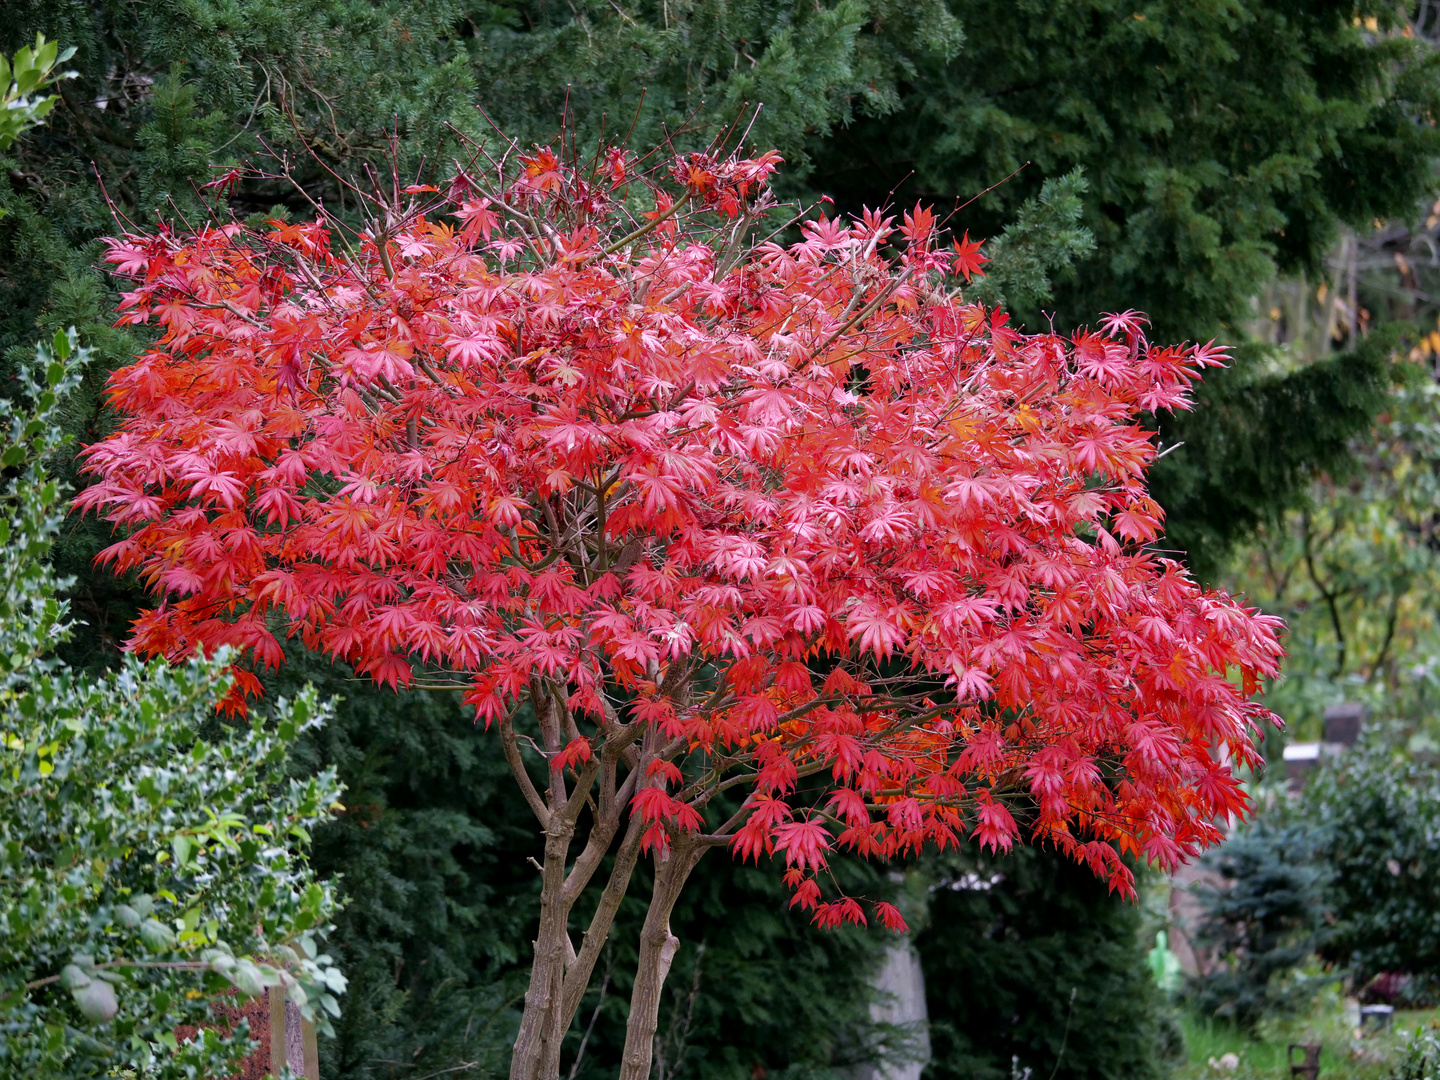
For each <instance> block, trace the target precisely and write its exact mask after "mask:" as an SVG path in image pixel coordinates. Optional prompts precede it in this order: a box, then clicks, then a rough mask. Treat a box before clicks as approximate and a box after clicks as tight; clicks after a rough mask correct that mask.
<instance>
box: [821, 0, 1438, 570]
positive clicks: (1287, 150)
mask: <svg viewBox="0 0 1440 1080" xmlns="http://www.w3.org/2000/svg"><path fill="white" fill-rule="evenodd" d="M952 10H953V11H954V12H955V15H956V16H957V18H958V19H959V20H960V22H961V24H962V25H963V26H965V27H966V28H967V31H968V37H967V40H966V46H965V53H964V60H963V61H961V62H956V63H934V62H929V63H921V64H919V65H917V74H916V76H915V77H914V78H913V79H909V80H904V81H902V84H901V87H900V104H899V107H898V108H897V109H896V111H895V112H894V114H893V115H890V116H887V117H885V118H884V119H860V120H857V121H856V122H855V123H853V124H850V125H848V126H847V127H845V128H843V129H840V130H837V131H836V132H835V133H833V134H832V135H831V136H829V137H827V138H822V139H817V140H816V142H815V144H814V146H813V147H812V157H813V158H814V160H815V162H816V167H815V171H814V173H813V174H812V178H811V182H812V183H814V184H815V185H817V186H818V187H820V188H821V189H823V190H827V191H830V192H832V193H833V194H835V195H836V196H837V197H839V198H840V201H841V204H842V205H857V204H859V203H860V202H867V203H871V204H874V203H876V202H877V201H882V200H883V199H884V197H885V195H886V193H888V192H889V191H890V190H892V189H896V190H897V191H898V193H899V194H898V197H899V198H900V199H901V200H902V201H904V200H907V199H911V198H914V197H915V196H917V195H919V196H921V197H924V198H926V199H927V200H930V201H934V202H937V203H939V202H942V201H944V200H948V199H952V198H954V197H956V196H960V197H961V198H968V197H969V196H970V195H972V194H974V193H975V192H977V191H981V190H983V189H984V188H986V187H987V186H988V185H989V184H991V183H993V182H994V181H995V180H997V179H999V178H1000V177H1003V176H1005V175H1007V174H1008V173H1010V172H1011V171H1012V170H1014V169H1017V168H1019V167H1020V166H1022V165H1023V164H1024V163H1025V162H1027V161H1028V162H1030V165H1029V167H1028V168H1026V169H1025V170H1024V171H1023V172H1022V173H1021V174H1020V175H1019V176H1017V177H1016V178H1015V180H1013V181H1011V182H1009V183H1007V184H1005V185H1003V186H1002V187H1000V188H998V189H996V190H995V191H993V192H991V193H989V194H988V195H986V196H985V197H984V198H983V199H982V200H981V201H980V203H979V206H978V207H977V208H975V209H974V210H972V211H971V213H972V214H973V215H974V216H972V217H970V218H967V219H966V224H967V226H970V227H971V228H972V230H973V231H975V232H978V233H979V234H980V235H987V234H989V235H993V234H995V233H997V232H999V231H1000V229H1001V228H1002V227H1003V226H1004V225H1005V224H1006V223H1007V222H1008V221H1010V220H1011V219H1012V217H1013V215H1014V214H1015V213H1016V209H1017V207H1018V206H1019V205H1020V204H1021V202H1023V200H1024V199H1026V198H1028V197H1029V196H1031V195H1032V194H1033V193H1035V192H1036V191H1037V190H1038V189H1039V188H1040V186H1041V184H1042V183H1043V182H1044V181H1046V180H1047V179H1052V178H1056V177H1059V176H1061V175H1064V174H1067V173H1069V172H1070V171H1071V170H1073V169H1075V168H1077V167H1080V168H1083V169H1084V172H1085V178H1086V180H1087V181H1088V184H1089V193H1088V196H1087V197H1086V200H1085V213H1084V218H1083V221H1084V224H1085V225H1086V226H1087V227H1088V228H1089V229H1090V231H1091V233H1092V234H1093V236H1094V238H1095V244H1096V247H1095V251H1094V254H1093V255H1092V256H1090V257H1089V258H1088V259H1085V260H1084V261H1083V262H1081V263H1080V264H1078V266H1079V270H1078V272H1077V273H1076V274H1075V275H1074V276H1073V277H1070V278H1068V279H1066V280H1064V281H1061V282H1060V283H1058V284H1057V285H1056V287H1055V289H1054V299H1053V302H1047V303H1046V307H1047V310H1048V309H1049V308H1053V310H1054V311H1055V313H1056V319H1057V325H1059V326H1061V327H1070V326H1074V325H1077V324H1080V323H1084V322H1086V321H1087V320H1089V319H1092V318H1094V313H1095V312H1097V311H1103V310H1114V309H1116V308H1118V307H1120V306H1130V305H1134V306H1136V307H1138V308H1140V309H1142V310H1145V311H1148V312H1151V313H1152V315H1153V317H1154V318H1155V320H1156V324H1155V325H1156V332H1157V333H1158V334H1160V335H1161V336H1163V337H1166V338H1191V339H1196V340H1205V339H1207V338H1210V337H1212V336H1221V337H1224V338H1228V339H1229V340H1232V341H1242V340H1244V338H1245V337H1246V334H1245V326H1246V323H1247V322H1248V320H1249V319H1250V318H1251V314H1252V308H1251V301H1252V298H1253V297H1255V296H1256V295H1257V294H1258V293H1260V292H1261V291H1262V289H1263V288H1264V286H1265V284H1266V283H1267V281H1269V280H1270V279H1271V278H1272V277H1273V276H1274V275H1275V274H1276V273H1277V271H1278V272H1280V273H1284V274H1295V273H1300V272H1311V273H1312V274H1315V275H1316V276H1317V277H1318V276H1319V272H1320V271H1321V270H1322V268H1323V261H1324V256H1325V255H1326V253H1327V252H1328V250H1329V248H1330V247H1331V245H1332V243H1333V242H1334V241H1335V239H1336V238H1337V233H1338V230H1339V228H1340V227H1341V226H1342V225H1351V226H1355V227H1357V228H1363V229H1368V227H1369V225H1370V222H1371V221H1372V220H1373V219H1375V218H1377V217H1379V218H1383V217H1389V216H1391V215H1406V216H1408V214H1409V213H1410V211H1411V208H1412V206H1413V205H1414V203H1415V201H1416V200H1417V199H1420V198H1425V197H1426V196H1427V194H1428V193H1429V191H1430V189H1431V186H1432V184H1433V173H1432V162H1433V160H1434V158H1435V154H1436V150H1437V142H1436V139H1437V134H1436V131H1435V128H1434V127H1433V125H1431V124H1428V123H1425V122H1417V118H1420V117H1425V116H1428V115H1432V114H1433V112H1434V109H1435V106H1436V92H1437V87H1440V83H1437V80H1436V64H1437V62H1440V61H1437V57H1436V55H1435V53H1434V51H1433V50H1432V49H1431V48H1430V47H1429V46H1428V45H1427V44H1425V43H1424V42H1423V41H1421V40H1419V39H1418V38H1416V37H1415V36H1414V34H1413V33H1408V34H1407V33H1406V32H1405V31H1406V27H1405V25H1404V23H1403V21H1401V20H1400V19H1399V17H1398V15H1397V13H1396V9H1394V8H1393V6H1391V5H1388V4H1381V3H1374V4H1370V3H1360V4H1355V3H1351V2H1348V0H1347V2H1343V3H1340V2H1337V3H1329V2H1326V3H1285V2H1272V0H1255V2H1243V3H1237V4H1227V5H1223V6H1206V5H1195V4H1186V3H1169V2H1164V3H1150V4H1142V5H1140V6H1138V7H1137V6H1135V5H1134V4H1121V3H1118V2H1116V3H1111V2H1102V3H1089V2H1086V3H1078V2H1077V3H1070V2H1062V3H1058V4H1052V3H1044V2H1035V3H1022V4H1020V5H1019V6H1016V5H1013V4H996V3H991V2H989V0H976V2H965V3H958V4H955V5H953V6H952ZM1041 299H1042V300H1043V299H1044V298H1043V297H1042V298H1041ZM1018 314H1020V315H1022V316H1023V318H1024V320H1025V321H1026V322H1027V323H1030V324H1033V323H1034V322H1035V320H1036V319H1037V318H1038V317H1039V310H1038V305H1037V306H1034V307H1030V308H1029V309H1028V310H1023V311H1021V312H1018ZM1262 355H1263V354H1262V353H1260V352H1256V351H1249V352H1247V351H1244V350H1242V351H1241V352H1240V353H1238V354H1237V356H1238V358H1239V362H1238V363H1237V364H1236V365H1235V366H1234V367H1233V368H1232V369H1231V370H1229V371H1227V372H1225V373H1223V374H1222V375H1218V376H1212V377H1210V378H1208V379H1207V380H1206V383H1205V386H1204V388H1203V389H1202V391H1201V399H1202V404H1201V407H1200V408H1199V409H1198V410H1196V411H1195V412H1194V413H1192V414H1190V415H1189V416H1186V417H1179V418H1174V419H1167V420H1166V421H1165V424H1164V441H1165V442H1166V443H1167V444H1170V443H1173V442H1177V441H1183V442H1185V444H1186V445H1185V446H1184V447H1183V448H1181V449H1178V450H1176V451H1175V452H1174V453H1173V454H1171V455H1170V456H1169V457H1168V458H1167V459H1166V461H1165V463H1164V464H1163V465H1162V466H1160V467H1159V468H1157V471H1156V481H1155V492H1156V497H1157V499H1158V500H1159V501H1160V503H1161V504H1162V505H1163V506H1165V508H1166V510H1167V511H1168V516H1167V526H1166V527H1167V535H1168V537H1169V539H1170V540H1171V541H1172V542H1173V543H1175V544H1177V545H1178V546H1180V547H1182V548H1184V549H1185V550H1186V551H1188V553H1189V555H1190V557H1191V559H1192V561H1194V562H1195V565H1196V566H1197V568H1198V569H1199V570H1200V572H1201V573H1202V574H1204V575H1207V576H1208V575H1211V574H1213V573H1214V572H1215V570H1216V569H1217V562H1218V560H1219V558H1220V557H1222V556H1223V553H1224V551H1225V548H1226V546H1227V545H1228V544H1229V543H1231V542H1233V541H1234V540H1236V539H1238V538H1240V537H1242V536H1244V535H1246V534H1247V533H1248V532H1249V531H1250V530H1251V529H1253V528H1254V526H1255V525H1256V524H1257V523H1258V522H1259V521H1260V520H1262V519H1263V518H1264V517H1266V516H1267V515H1268V514H1269V513H1270V512H1272V511H1273V510H1274V509H1275V508H1278V507H1283V506H1285V505H1288V504H1289V503H1290V501H1291V500H1293V498H1294V497H1295V496H1296V495H1297V494H1298V493H1299V492H1300V491H1301V490H1303V488H1304V485H1305V483H1306V482H1307V480H1308V478H1309V477H1310V475H1311V470H1313V469H1314V468H1316V467H1321V468H1324V467H1328V466H1329V465H1332V464H1335V463H1337V462H1339V461H1340V460H1341V459H1343V457H1344V455H1345V449H1346V444H1347V440H1348V439H1349V438H1350V437H1351V436H1352V435H1355V434H1358V433H1360V432H1362V431H1364V430H1365V428H1366V427H1367V426H1368V421H1369V418H1370V416H1372V415H1373V414H1374V412H1375V411H1376V410H1377V409H1378V408H1379V406H1380V402H1381V400H1382V397H1381V394H1380V393H1379V391H1381V390H1383V387H1384V383H1385V379H1384V377H1383V375H1382V374H1380V373H1379V372H1377V369H1376V367H1375V365H1374V363H1373V361H1368V360H1366V359H1364V358H1361V359H1358V360H1347V359H1339V360H1334V361H1330V362H1328V363H1327V364H1324V365H1321V367H1320V368H1319V370H1316V371H1311V370H1302V371H1294V372H1290V373H1286V374H1282V375H1278V376H1277V375H1267V374H1266V373H1265V364H1264V362H1263V361H1262V360H1261V356H1262Z"/></svg>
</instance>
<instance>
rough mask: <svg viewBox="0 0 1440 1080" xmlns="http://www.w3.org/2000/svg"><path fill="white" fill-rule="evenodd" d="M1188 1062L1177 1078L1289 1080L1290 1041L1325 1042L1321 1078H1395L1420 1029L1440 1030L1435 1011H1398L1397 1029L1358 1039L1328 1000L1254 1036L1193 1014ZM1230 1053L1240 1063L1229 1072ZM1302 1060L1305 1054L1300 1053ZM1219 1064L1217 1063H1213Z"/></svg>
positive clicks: (1188, 1021)
mask: <svg viewBox="0 0 1440 1080" xmlns="http://www.w3.org/2000/svg"><path fill="white" fill-rule="evenodd" d="M1181 1026H1182V1027H1183V1028H1184V1031H1185V1047H1186V1057H1187V1060H1186V1062H1185V1064H1183V1065H1181V1066H1179V1067H1178V1068H1177V1069H1176V1070H1175V1072H1174V1074H1173V1080H1230V1078H1233V1080H1289V1078H1290V1065H1289V1062H1288V1061H1287V1060H1286V1048H1287V1046H1288V1045H1289V1044H1290V1043H1308V1042H1319V1043H1321V1044H1322V1045H1323V1047H1324V1048H1323V1049H1322V1051H1321V1053H1320V1076H1321V1080H1389V1078H1390V1077H1393V1076H1395V1074H1396V1069H1397V1067H1398V1065H1399V1063H1400V1060H1401V1058H1402V1057H1403V1054H1404V1050H1405V1047H1406V1045H1407V1044H1408V1043H1409V1041H1410V1038H1411V1035H1412V1033H1413V1032H1414V1031H1415V1029H1416V1028H1417V1027H1425V1028H1430V1029H1432V1030H1433V1029H1435V1028H1440V1013H1437V1011H1436V1010H1434V1009H1425V1010H1414V1011H1407V1012H1396V1014H1395V1029H1394V1030H1393V1031H1391V1032H1387V1033H1384V1034H1371V1035H1367V1036H1366V1037H1364V1038H1357V1036H1356V1032H1355V1030H1354V1029H1353V1028H1352V1027H1351V1026H1350V1024H1349V1023H1348V1022H1347V1017H1346V1015H1345V1010H1344V1007H1343V1005H1341V1004H1340V1003H1339V1002H1338V1001H1333V1000H1331V1001H1326V1002H1324V1004H1323V1006H1322V1007H1320V1008H1317V1010H1316V1011H1315V1012H1314V1013H1313V1014H1312V1015H1310V1016H1308V1017H1305V1018H1303V1019H1296V1020H1290V1021H1284V1022H1278V1021H1277V1022H1268V1023H1266V1024H1263V1025H1261V1029H1260V1030H1259V1031H1258V1032H1256V1033H1254V1034H1250V1033H1247V1032H1244V1031H1242V1030H1240V1029H1238V1028H1236V1027H1234V1026H1232V1025H1230V1024H1226V1023H1224V1022H1221V1021H1217V1020H1214V1019H1211V1018H1208V1017H1199V1016H1196V1015H1194V1014H1187V1015H1185V1016H1183V1017H1182V1019H1181ZM1226 1054H1234V1055H1235V1058H1236V1062H1237V1063H1236V1065H1235V1067H1234V1068H1233V1069H1229V1068H1226V1067H1225V1065H1224V1064H1223V1062H1222V1059H1224V1057H1225V1055H1226ZM1296 1056H1297V1059H1298V1057H1299V1052H1298V1051H1297V1054H1296ZM1212 1063H1213V1064H1212Z"/></svg>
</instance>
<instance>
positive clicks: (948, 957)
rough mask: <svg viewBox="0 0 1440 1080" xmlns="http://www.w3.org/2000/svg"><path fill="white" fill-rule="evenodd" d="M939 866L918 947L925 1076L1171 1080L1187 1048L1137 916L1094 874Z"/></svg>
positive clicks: (974, 856) (951, 1079)
mask: <svg viewBox="0 0 1440 1080" xmlns="http://www.w3.org/2000/svg"><path fill="white" fill-rule="evenodd" d="M937 863H938V865H936V866H935V867H933V873H934V877H933V880H932V881H931V883H930V889H931V891H930V892H929V894H928V904H927V907H928V911H927V916H926V917H927V922H926V923H925V925H924V926H923V927H922V928H920V930H919V932H918V933H917V935H916V939H915V948H916V951H917V953H918V954H919V956H920V961H921V964H922V966H923V968H924V971H925V986H926V998H927V1001H928V1005H929V1013H930V1039H931V1044H932V1047H933V1054H934V1056H933V1058H932V1060H931V1063H930V1065H929V1068H928V1069H927V1071H926V1075H927V1076H929V1077H933V1078H934V1080H972V1078H973V1080H1009V1078H1010V1077H1012V1076H1014V1075H1016V1074H1017V1073H1023V1072H1024V1070H1025V1069H1029V1070H1031V1075H1033V1076H1043V1077H1048V1076H1052V1075H1053V1076H1056V1077H1067V1078H1074V1080H1079V1078H1088V1077H1094V1078H1097V1080H1098V1078H1100V1077H1110V1076H1125V1077H1134V1078H1136V1080H1143V1078H1146V1077H1160V1076H1164V1075H1167V1068H1168V1066H1169V1065H1170V1064H1171V1063H1172V1060H1173V1058H1174V1057H1175V1056H1176V1055H1177V1053H1183V1050H1184V1039H1183V1036H1182V1034H1181V1033H1180V1031H1179V1030H1178V1029H1177V1026H1176V1024H1175V1021H1174V1020H1173V1018H1171V1017H1170V1016H1169V1015H1168V1014H1167V1010H1166V1009H1165V1007H1164V1002H1163V1001H1162V1000H1161V999H1160V998H1159V996H1158V995H1157V994H1156V993H1155V987H1154V981H1153V979H1152V978H1151V975H1150V972H1149V971H1148V970H1146V968H1145V963H1144V956H1143V954H1144V950H1145V944H1144V943H1143V942H1142V939H1141V925H1142V914H1141V909H1140V907H1139V905H1136V904H1117V903H1115V902H1114V897H1113V896H1112V895H1111V894H1110V893H1109V892H1108V890H1106V888H1105V887H1104V885H1103V883H1101V882H1099V881H1097V880H1095V878H1094V877H1093V876H1092V875H1089V874H1086V873H1085V872H1084V871H1083V870H1082V869H1081V868H1080V867H1077V866H1075V865H1074V864H1073V863H1070V862H1068V861H1066V860H1063V859H1057V858H1055V857H1054V856H1053V855H1049V856H1047V854H1046V853H1045V852H1044V851H1042V850H1039V849H1033V848H1027V849H1025V850H1024V851H1018V850H1017V851H1016V852H1014V853H1012V854H1010V855H1007V856H1005V857H1003V858H999V857H995V856H993V855H989V854H985V853H980V852H960V853H955V854H948V855H946V856H943V857H941V858H940V859H938V860H937ZM962 928H963V930H962ZM957 973H963V974H960V975H958V976H957ZM977 986H979V987H984V992H983V993H981V992H976V990H975V987H977Z"/></svg>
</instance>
